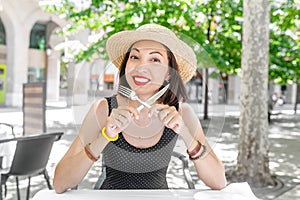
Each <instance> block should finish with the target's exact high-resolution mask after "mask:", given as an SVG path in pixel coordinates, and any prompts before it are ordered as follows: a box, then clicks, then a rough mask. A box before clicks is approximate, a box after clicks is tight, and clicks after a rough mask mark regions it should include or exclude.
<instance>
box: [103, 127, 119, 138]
mask: <svg viewBox="0 0 300 200" xmlns="http://www.w3.org/2000/svg"><path fill="white" fill-rule="evenodd" d="M101 132H102V136H103V137H104V138H105V139H107V140H108V141H116V140H117V139H119V134H117V135H116V136H115V137H114V138H111V137H109V136H108V135H107V134H106V128H105V127H103V128H102V131H101Z"/></svg>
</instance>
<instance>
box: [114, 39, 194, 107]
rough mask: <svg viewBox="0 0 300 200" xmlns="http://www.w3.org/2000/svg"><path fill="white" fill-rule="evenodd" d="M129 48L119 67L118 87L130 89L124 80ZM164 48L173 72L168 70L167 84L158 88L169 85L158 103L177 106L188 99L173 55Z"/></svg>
mask: <svg viewBox="0 0 300 200" xmlns="http://www.w3.org/2000/svg"><path fill="white" fill-rule="evenodd" d="M131 47H132V46H131ZM131 47H130V48H129V50H128V51H127V53H126V54H125V56H124V59H123V61H122V64H121V67H120V73H119V81H120V85H123V86H125V87H130V86H129V84H128V82H127V80H126V76H125V68H126V64H127V61H128V59H129V54H130V51H131ZM164 47H165V48H166V50H167V55H168V63H169V67H170V68H171V69H173V70H169V73H170V80H169V81H168V82H166V81H165V82H164V83H163V85H162V86H161V87H160V88H159V90H161V89H162V88H163V87H164V86H165V85H167V84H168V83H170V86H169V88H168V90H167V91H166V92H165V94H164V95H163V96H161V97H160V98H159V100H158V101H159V102H161V103H163V104H168V105H170V106H177V105H178V103H179V102H186V101H187V98H188V97H187V93H186V89H185V86H184V83H183V81H182V78H181V76H180V75H179V72H178V64H177V62H176V58H175V56H174V54H173V53H172V52H171V51H170V50H169V48H168V47H166V46H165V45H164Z"/></svg>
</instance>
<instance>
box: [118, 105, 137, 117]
mask: <svg viewBox="0 0 300 200" xmlns="http://www.w3.org/2000/svg"><path fill="white" fill-rule="evenodd" d="M118 109H120V110H126V111H127V112H129V113H131V117H134V118H136V119H138V118H139V112H138V111H137V109H136V108H133V107H131V106H119V107H118Z"/></svg>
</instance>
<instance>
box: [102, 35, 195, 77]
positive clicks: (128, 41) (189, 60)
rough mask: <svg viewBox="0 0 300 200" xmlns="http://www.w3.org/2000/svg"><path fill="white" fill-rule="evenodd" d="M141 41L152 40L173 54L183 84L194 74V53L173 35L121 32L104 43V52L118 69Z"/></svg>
mask: <svg viewBox="0 0 300 200" xmlns="http://www.w3.org/2000/svg"><path fill="white" fill-rule="evenodd" d="M141 40H152V41H156V42H159V43H161V44H163V45H165V46H167V47H168V48H169V49H170V51H171V52H172V53H173V54H174V56H175V58H176V61H177V64H178V67H179V69H178V70H179V74H180V76H181V78H182V80H183V82H184V83H186V82H188V81H189V80H190V79H191V78H192V76H193V75H194V74H195V71H196V68H197V60H196V56H195V53H194V51H193V50H192V49H191V47H189V46H188V45H187V44H186V43H184V42H183V41H181V40H180V39H178V38H177V37H176V36H175V34H174V36H170V34H165V33H161V32H151V31H148V32H147V31H122V32H119V33H116V34H114V35H112V36H111V37H110V38H109V39H108V40H107V43H106V51H107V53H108V56H109V58H110V60H111V61H112V62H113V64H114V65H115V66H116V67H117V68H120V66H121V63H122V61H123V59H124V57H125V54H126V53H127V52H128V50H129V48H130V47H131V46H132V45H133V44H134V43H136V42H138V41H141Z"/></svg>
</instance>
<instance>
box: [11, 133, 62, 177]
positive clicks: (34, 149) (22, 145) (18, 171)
mask: <svg viewBox="0 0 300 200" xmlns="http://www.w3.org/2000/svg"><path fill="white" fill-rule="evenodd" d="M62 134H63V133H62V132H56V133H46V134H40V135H33V136H26V137H20V138H16V141H17V144H16V150H15V154H14V158H13V161H12V164H11V167H10V172H9V174H11V175H15V176H22V175H33V174H36V173H39V172H41V171H43V170H44V169H45V168H46V165H47V162H48V159H49V156H50V153H51V149H52V146H53V143H54V141H56V140H59V139H60V137H61V136H62Z"/></svg>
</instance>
